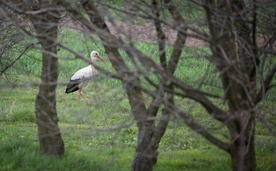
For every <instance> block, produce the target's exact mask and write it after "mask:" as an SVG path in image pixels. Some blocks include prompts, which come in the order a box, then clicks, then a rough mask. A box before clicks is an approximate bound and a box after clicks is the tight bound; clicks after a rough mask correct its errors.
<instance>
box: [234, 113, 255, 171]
mask: <svg viewBox="0 0 276 171" xmlns="http://www.w3.org/2000/svg"><path fill="white" fill-rule="evenodd" d="M245 115H247V117H246V116H245V117H244V121H243V123H248V124H249V125H246V126H244V130H242V131H241V132H240V133H239V134H235V136H234V137H232V141H233V142H232V144H231V146H230V155H231V159H232V169H233V170H234V171H255V170H256V157H255V142H254V141H255V140H254V139H255V129H254V127H255V122H254V117H253V116H252V115H251V113H250V112H247V114H245Z"/></svg>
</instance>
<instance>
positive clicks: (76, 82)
mask: <svg viewBox="0 0 276 171" xmlns="http://www.w3.org/2000/svg"><path fill="white" fill-rule="evenodd" d="M90 58H91V60H92V63H93V64H96V60H97V59H100V60H101V61H103V62H104V63H105V61H104V60H103V58H102V57H101V56H100V55H99V53H98V52H96V51H92V52H91V54H90ZM95 75H97V71H96V68H95V67H94V66H93V65H92V64H91V65H89V66H87V67H84V68H82V69H80V70H78V71H77V72H76V73H75V74H74V75H73V76H72V77H71V79H70V82H69V83H68V85H67V88H66V91H65V93H72V92H75V91H77V90H78V102H80V96H83V97H84V98H85V101H86V103H87V104H90V100H89V99H88V98H87V97H85V96H84V95H83V94H82V88H83V87H84V86H86V85H87V84H88V82H89V79H91V78H92V77H93V76H95Z"/></svg>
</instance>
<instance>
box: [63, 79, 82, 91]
mask: <svg viewBox="0 0 276 171" xmlns="http://www.w3.org/2000/svg"><path fill="white" fill-rule="evenodd" d="M81 81H82V79H77V80H70V82H69V83H68V84H67V88H66V90H65V93H72V92H75V91H77V90H79V84H80V83H81Z"/></svg>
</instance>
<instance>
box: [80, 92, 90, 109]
mask: <svg viewBox="0 0 276 171" xmlns="http://www.w3.org/2000/svg"><path fill="white" fill-rule="evenodd" d="M81 91H82V89H79V91H78V102H79V103H80V96H83V97H84V99H85V101H86V103H87V104H88V105H90V100H89V99H88V98H87V97H85V96H84V95H83V94H82V93H81Z"/></svg>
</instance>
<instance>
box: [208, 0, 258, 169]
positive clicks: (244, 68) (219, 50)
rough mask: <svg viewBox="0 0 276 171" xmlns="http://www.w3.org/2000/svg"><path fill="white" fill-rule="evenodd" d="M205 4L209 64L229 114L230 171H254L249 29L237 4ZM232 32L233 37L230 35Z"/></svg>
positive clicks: (252, 67)
mask: <svg viewBox="0 0 276 171" xmlns="http://www.w3.org/2000/svg"><path fill="white" fill-rule="evenodd" d="M205 2H206V6H205V9H206V13H207V17H208V23H209V29H210V33H211V49H212V52H213V57H212V58H211V62H212V63H214V64H215V65H216V67H217V69H218V70H219V71H220V73H221V75H220V77H221V80H222V84H223V88H224V96H225V97H224V98H225V100H226V101H227V104H228V110H229V115H230V119H229V120H228V121H226V123H225V124H226V125H227V127H228V129H229V132H230V134H231V143H230V149H229V153H230V155H231V159H232V169H233V170H234V171H254V170H256V158H255V145H254V143H255V142H254V139H255V137H254V134H255V112H256V111H255V110H256V109H255V104H254V99H255V97H256V79H255V77H256V73H255V67H256V58H255V55H256V54H255V53H254V52H253V51H251V49H250V47H253V44H252V41H251V39H250V38H249V35H250V34H251V29H249V27H248V26H247V25H245V24H244V22H245V21H246V17H245V16H242V15H243V10H241V8H242V5H241V4H240V1H233V2H232V4H231V3H230V2H226V1H212V0H206V1H205ZM231 16H238V17H233V18H234V22H233V21H232V18H231ZM241 18H243V19H244V20H241ZM241 21H242V22H241ZM221 23H224V24H221ZM232 23H234V24H235V26H236V27H234V25H233V24H232ZM245 26H246V27H245ZM235 31H236V32H237V36H236V35H235V34H234V32H235ZM237 39H238V40H240V41H239V43H238V45H237V49H238V53H236V48H235V47H236V44H235V40H237ZM233 62H235V63H236V64H234V63H233Z"/></svg>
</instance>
